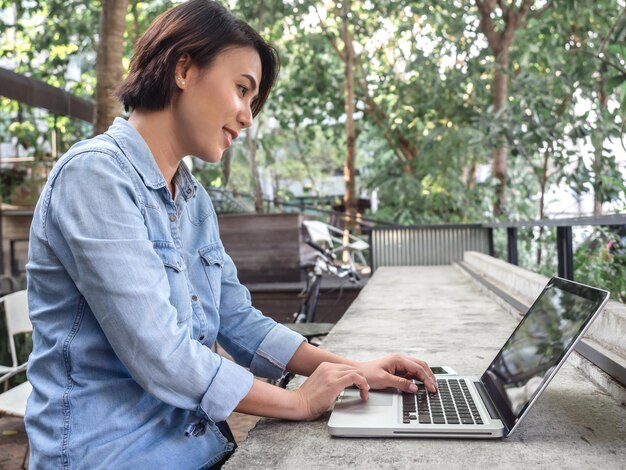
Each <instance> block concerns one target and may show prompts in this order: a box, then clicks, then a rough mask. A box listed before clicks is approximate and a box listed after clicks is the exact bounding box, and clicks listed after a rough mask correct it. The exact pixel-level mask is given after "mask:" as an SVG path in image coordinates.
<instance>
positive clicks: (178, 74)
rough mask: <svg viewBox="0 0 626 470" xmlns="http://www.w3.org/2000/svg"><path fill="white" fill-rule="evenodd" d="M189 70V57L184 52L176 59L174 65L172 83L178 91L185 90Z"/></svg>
mask: <svg viewBox="0 0 626 470" xmlns="http://www.w3.org/2000/svg"><path fill="white" fill-rule="evenodd" d="M190 68H191V56H190V55H189V54H187V53H186V52H185V53H184V54H183V55H182V56H181V57H180V59H178V62H177V63H176V70H175V72H174V81H175V82H176V86H178V88H179V89H181V90H184V89H185V88H187V80H188V76H189V69H190Z"/></svg>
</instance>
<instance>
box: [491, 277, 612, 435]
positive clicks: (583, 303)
mask: <svg viewBox="0 0 626 470" xmlns="http://www.w3.org/2000/svg"><path fill="white" fill-rule="evenodd" d="M608 299H609V293H608V292H607V291H604V290H601V289H596V288H593V287H589V286H585V285H583V284H579V283H576V282H573V281H568V280H565V279H561V278H558V277H554V278H552V279H550V282H548V284H547V285H546V287H545V289H544V290H543V292H542V293H541V294H540V295H539V297H538V298H537V300H535V303H534V304H533V305H532V306H531V307H530V309H529V310H528V312H527V313H526V315H525V316H524V318H523V319H522V321H521V322H520V323H519V325H518V326H517V328H516V329H515V331H514V332H513V334H512V335H511V337H510V338H509V339H508V340H507V342H506V343H505V344H504V346H503V347H502V349H501V350H500V352H499V353H498V355H497V356H496V357H495V359H494V360H493V362H492V363H491V365H490V366H489V367H488V368H487V370H486V371H485V373H484V374H483V375H482V377H481V379H480V380H481V382H482V383H483V384H484V385H485V387H486V388H487V390H488V392H489V396H490V397H491V399H492V400H493V402H494V405H495V406H496V408H497V409H498V412H499V414H500V417H501V418H502V421H503V423H504V426H505V429H506V434H507V435H508V434H510V433H511V432H512V431H513V429H514V428H515V427H516V426H517V425H518V424H519V422H520V421H521V420H522V418H523V417H524V415H525V414H526V412H527V411H528V410H529V409H530V407H531V406H532V405H533V403H534V402H535V400H536V399H537V397H538V396H539V394H540V393H541V392H542V391H543V389H544V388H545V387H546V386H547V385H548V383H549V382H550V380H551V379H552V377H553V376H554V375H555V374H556V372H557V371H558V370H559V368H560V367H561V365H562V364H563V363H564V362H565V359H566V358H567V356H568V355H569V353H570V352H571V351H572V349H573V348H574V346H575V345H576V343H577V342H578V340H579V339H580V337H581V336H582V335H583V334H584V332H585V331H586V330H587V328H588V327H589V325H590V324H591V322H592V321H593V319H594V318H595V317H596V315H597V314H598V313H599V312H600V311H601V310H602V308H603V307H604V305H605V304H606V302H607V301H608Z"/></svg>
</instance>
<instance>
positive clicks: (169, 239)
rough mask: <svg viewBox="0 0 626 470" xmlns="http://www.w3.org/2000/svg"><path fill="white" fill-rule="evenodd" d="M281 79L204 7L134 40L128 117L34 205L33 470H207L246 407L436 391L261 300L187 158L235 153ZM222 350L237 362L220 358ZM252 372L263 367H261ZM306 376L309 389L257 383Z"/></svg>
mask: <svg viewBox="0 0 626 470" xmlns="http://www.w3.org/2000/svg"><path fill="white" fill-rule="evenodd" d="M276 72H277V56H276V54H275V51H274V50H273V49H272V48H271V47H270V46H268V45H267V44H266V43H265V42H264V41H263V40H262V39H261V38H260V36H259V35H258V34H257V33H256V32H255V31H254V30H252V29H251V28H250V27H249V26H248V25H247V24H245V23H244V22H242V21H240V20H237V19H235V18H234V17H233V16H232V15H231V14H230V13H229V12H228V11H227V10H225V9H224V8H223V7H221V6H220V5H219V4H217V3H214V2H210V1H208V0H193V1H190V2H188V3H184V4H181V5H179V6H177V7H175V8H173V9H172V10H170V11H168V12H166V13H165V14H163V15H162V16H161V17H159V18H158V19H157V20H156V21H155V22H154V24H152V26H150V28H149V29H148V31H147V32H146V33H145V34H144V36H143V37H142V38H141V39H140V40H139V41H138V43H137V44H136V48H135V53H134V56H133V59H132V62H131V66H130V73H129V75H128V78H127V79H126V80H125V82H124V83H123V84H122V85H121V88H120V92H119V96H120V98H121V100H122V102H123V103H124V106H125V107H126V109H127V110H131V111H132V113H131V115H130V118H129V120H128V121H125V120H123V119H119V118H118V119H116V120H115V122H114V123H113V125H112V126H111V127H110V128H109V130H108V131H107V132H106V133H105V134H103V135H100V136H97V137H95V138H93V139H90V140H87V141H84V142H81V143H78V144H76V145H75V146H74V147H72V148H71V149H70V150H69V151H68V153H67V154H66V155H65V156H64V157H63V158H61V160H59V162H58V163H57V165H56V166H55V168H54V170H53V172H52V173H51V175H50V178H49V180H48V183H47V185H46V187H45V189H44V191H43V193H42V196H41V198H40V201H39V203H38V205H37V208H36V210H35V216H34V219H33V225H32V228H31V239H30V253H29V263H28V268H27V269H28V290H29V303H30V315H31V320H32V323H33V327H34V332H33V344H34V346H33V353H32V355H31V358H30V361H29V370H28V377H29V380H30V381H31V383H32V385H33V393H32V395H31V397H30V399H29V402H28V408H27V413H26V428H27V432H28V435H29V439H30V446H31V454H30V464H31V466H32V468H48V467H50V468H89V469H92V468H127V467H128V468H130V467H135V468H209V467H211V466H216V467H218V466H219V465H220V464H221V463H222V462H223V461H224V460H225V458H227V457H228V455H230V453H231V452H232V450H233V448H234V443H233V442H232V436H231V435H230V432H229V430H228V428H227V426H226V424H225V420H226V418H227V417H228V415H229V414H230V413H231V412H232V411H239V412H242V413H250V414H255V415H259V416H268V417H276V418H284V419H292V420H310V419H314V418H316V417H318V416H319V415H320V414H321V413H323V412H324V411H325V410H326V409H327V408H328V407H329V406H330V405H331V404H332V403H333V401H334V399H335V397H337V395H338V394H339V393H340V392H341V390H343V389H344V388H345V387H347V386H350V385H352V384H356V385H357V386H358V387H359V388H360V389H361V396H362V398H363V399H367V393H368V392H367V391H368V389H369V388H370V387H374V388H382V387H388V386H395V387H399V388H401V389H403V390H406V391H415V385H413V384H412V383H411V382H410V381H409V380H407V379H406V378H405V377H407V376H411V377H418V378H420V379H422V380H424V381H426V383H427V387H428V388H429V390H431V391H432V390H435V385H434V377H433V376H432V374H431V372H430V370H429V369H428V367H427V365H426V363H424V362H423V361H420V360H418V359H411V358H406V357H402V356H397V355H394V356H390V357H387V358H384V359H381V360H378V361H372V362H364V363H357V362H355V361H351V360H348V359H346V358H342V357H339V356H337V355H334V354H331V353H329V352H327V351H323V350H321V349H318V348H315V347H312V346H310V345H308V344H307V343H306V342H305V341H304V339H303V338H302V337H301V336H299V335H297V334H295V333H293V332H291V331H290V330H289V329H287V328H285V327H283V326H282V325H279V324H276V323H275V322H274V321H272V320H271V319H268V318H266V317H264V316H263V315H262V314H261V313H260V312H259V311H258V310H256V309H254V308H253V307H252V306H251V304H250V295H249V293H248V291H247V290H246V289H245V288H244V287H243V286H242V285H241V284H240V283H239V282H238V280H237V274H236V270H235V266H234V265H233V262H232V260H231V259H230V257H229V256H228V255H227V254H226V253H225V252H224V248H223V246H222V243H221V242H220V239H219V232H218V227H217V219H216V215H215V212H214V210H213V207H212V205H211V202H210V199H209V197H208V195H207V193H206V192H205V191H204V189H203V188H202V187H200V186H199V185H198V184H197V182H196V180H195V179H194V178H193V176H192V175H191V174H190V173H189V171H188V170H187V168H186V166H185V165H184V164H181V160H182V158H183V157H184V156H185V155H195V156H197V157H199V158H201V159H203V160H205V161H208V162H215V161H218V160H219V159H220V158H221V155H222V153H223V151H224V150H225V149H226V148H228V147H229V146H230V145H231V143H232V141H233V140H234V139H236V138H237V135H238V134H239V133H240V132H241V131H242V130H243V129H245V128H247V127H249V126H250V125H251V124H252V118H253V116H255V115H256V114H257V113H258V112H259V111H260V109H261V107H262V106H263V103H264V102H265V100H266V99H267V96H268V94H269V91H270V89H271V87H272V84H273V82H274V79H275V77H276ZM215 341H219V342H220V344H221V345H222V346H223V347H224V349H226V351H228V352H229V353H230V354H231V355H232V356H233V358H234V359H235V361H236V363H234V362H230V361H228V360H226V359H223V358H222V357H220V356H218V355H216V354H215V353H213V352H212V350H211V346H212V345H213V344H214V343H215ZM246 368H249V369H250V371H248V370H247V369H246ZM285 369H286V370H289V371H292V372H295V373H297V374H303V375H308V376H310V377H309V379H308V380H307V381H306V382H305V383H304V384H303V385H302V386H301V387H300V388H299V389H298V390H296V391H288V390H283V389H280V388H277V387H274V386H272V385H269V384H267V383H265V382H262V381H259V380H256V379H254V377H253V374H256V375H259V376H265V377H279V376H280V375H281V374H282V373H283V371H284V370H285Z"/></svg>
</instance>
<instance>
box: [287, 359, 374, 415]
mask: <svg viewBox="0 0 626 470" xmlns="http://www.w3.org/2000/svg"><path fill="white" fill-rule="evenodd" d="M352 385H356V386H357V387H358V388H359V390H360V394H361V399H362V400H367V397H368V391H369V388H370V386H369V385H368V383H367V380H366V379H365V376H364V375H363V373H362V372H361V371H360V370H359V369H357V368H355V367H352V366H347V365H344V364H334V363H331V362H322V363H321V364H320V365H319V366H318V367H317V368H316V369H315V371H314V372H313V373H312V374H311V376H310V377H309V378H308V379H307V380H306V381H305V382H304V383H303V384H302V385H301V386H300V388H299V389H297V390H295V391H294V392H293V393H295V394H296V397H297V400H298V411H299V414H301V415H300V416H299V419H303V420H307V421H310V420H313V419H315V418H317V417H319V416H320V415H322V413H324V412H325V411H326V410H328V408H329V407H330V406H331V405H332V404H333V403H334V402H335V400H336V399H337V397H338V396H339V394H341V392H342V391H343V390H344V389H345V388H347V387H350V386H352Z"/></svg>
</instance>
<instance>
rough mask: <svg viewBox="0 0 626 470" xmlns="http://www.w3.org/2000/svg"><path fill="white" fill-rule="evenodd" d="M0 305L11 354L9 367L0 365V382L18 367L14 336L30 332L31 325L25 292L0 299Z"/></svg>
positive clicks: (31, 329) (14, 293)
mask: <svg viewBox="0 0 626 470" xmlns="http://www.w3.org/2000/svg"><path fill="white" fill-rule="evenodd" d="M0 304H4V315H5V320H6V327H7V334H8V340H9V352H10V354H11V365H10V366H9V365H0V380H2V378H3V377H4V375H5V374H8V373H11V372H13V371H14V370H15V369H16V368H17V367H19V364H18V359H17V352H16V351H15V335H19V334H24V333H30V332H32V331H33V325H32V324H31V323H30V318H28V295H27V293H26V290H20V291H17V292H13V293H12V294H8V295H5V296H4V297H0Z"/></svg>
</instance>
